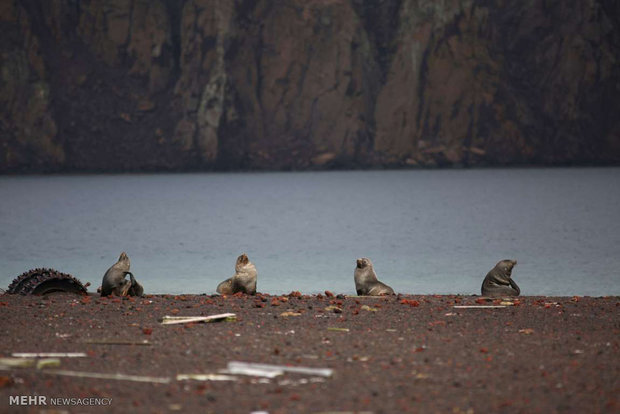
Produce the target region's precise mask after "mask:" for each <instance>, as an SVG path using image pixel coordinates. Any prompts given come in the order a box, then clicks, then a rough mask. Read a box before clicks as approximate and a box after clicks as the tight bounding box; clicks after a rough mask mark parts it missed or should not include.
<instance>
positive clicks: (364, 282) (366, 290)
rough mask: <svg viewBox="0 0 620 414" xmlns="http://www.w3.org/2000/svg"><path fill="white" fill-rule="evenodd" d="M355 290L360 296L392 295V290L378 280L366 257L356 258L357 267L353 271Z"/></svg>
mask: <svg viewBox="0 0 620 414" xmlns="http://www.w3.org/2000/svg"><path fill="white" fill-rule="evenodd" d="M353 278H354V279H355V290H356V291H357V294H358V295H360V296H377V295H393V294H394V290H393V289H392V288H391V287H389V286H388V285H386V284H385V283H382V282H379V280H378V279H377V274H376V273H375V269H374V267H373V266H372V262H371V261H370V259H368V258H367V257H362V258H361V259H357V267H356V268H355V272H353Z"/></svg>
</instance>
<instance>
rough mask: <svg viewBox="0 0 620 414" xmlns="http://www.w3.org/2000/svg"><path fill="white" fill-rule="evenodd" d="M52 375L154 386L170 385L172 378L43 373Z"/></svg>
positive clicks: (89, 373)
mask: <svg viewBox="0 0 620 414" xmlns="http://www.w3.org/2000/svg"><path fill="white" fill-rule="evenodd" d="M41 372H44V373H46V374H51V375H62V376H67V377H78V378H97V379H106V380H119V381H133V382H150V383H154V384H168V383H170V378H168V377H145V376H139V375H125V374H119V373H116V374H108V373H101V372H84V371H64V370H52V369H50V370H44V371H41Z"/></svg>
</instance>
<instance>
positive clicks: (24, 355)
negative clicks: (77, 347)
mask: <svg viewBox="0 0 620 414" xmlns="http://www.w3.org/2000/svg"><path fill="white" fill-rule="evenodd" d="M11 356H12V357H14V358H84V357H86V353H84V352H13V353H12V354H11Z"/></svg>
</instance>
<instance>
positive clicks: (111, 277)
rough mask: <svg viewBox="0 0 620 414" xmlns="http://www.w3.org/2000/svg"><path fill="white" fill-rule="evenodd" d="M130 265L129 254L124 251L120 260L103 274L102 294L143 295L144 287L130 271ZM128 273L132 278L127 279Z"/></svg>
mask: <svg viewBox="0 0 620 414" xmlns="http://www.w3.org/2000/svg"><path fill="white" fill-rule="evenodd" d="M130 265H131V262H130V261H129V256H127V253H125V252H122V253H121V255H120V256H119V258H118V262H116V263H114V264H113V265H112V266H111V267H110V268H109V269H108V270H107V271H106V272H105V275H103V281H102V282H101V296H109V295H116V296H142V294H143V293H144V288H143V287H142V285H140V284H139V283H138V282H137V281H136V279H135V278H134V276H133V273H131V272H130V271H129V266H130ZM126 275H129V278H130V280H126V279H125V276H126Z"/></svg>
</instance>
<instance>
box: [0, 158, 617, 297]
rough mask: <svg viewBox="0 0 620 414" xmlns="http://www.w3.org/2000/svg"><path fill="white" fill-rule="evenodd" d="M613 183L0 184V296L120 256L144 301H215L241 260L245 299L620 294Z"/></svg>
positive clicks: (609, 176) (232, 178)
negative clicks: (495, 271)
mask: <svg viewBox="0 0 620 414" xmlns="http://www.w3.org/2000/svg"><path fill="white" fill-rule="evenodd" d="M619 247H620V168H600V169H599V168H596V169H594V168H592V169H509V170H495V169H493V170H434V171H369V172H362V171H353V172H308V173H247V174H246V173H243V174H183V175H176V174H175V175H87V176H26V177H20V176H18V177H12V176H5V177H0V266H1V270H0V286H1V287H3V288H5V287H6V286H8V284H9V283H10V282H11V280H12V279H13V277H15V276H17V275H19V274H21V273H22V272H24V271H26V270H28V269H31V268H35V267H52V268H55V269H57V270H60V271H63V272H66V273H71V274H73V275H74V276H76V277H78V278H79V279H80V280H82V282H91V284H92V287H91V288H90V290H91V291H93V290H94V288H96V287H97V286H99V285H100V283H101V278H102V276H103V274H104V272H105V271H106V269H107V268H108V267H109V266H111V265H112V264H113V263H115V262H116V260H117V258H118V255H119V254H120V252H121V251H126V252H127V253H128V254H129V257H130V258H131V263H132V267H131V268H132V271H133V273H134V274H135V275H136V277H137V278H138V280H139V281H140V282H142V284H143V285H144V286H145V290H146V292H147V293H173V294H176V293H209V294H210V293H214V292H215V287H216V286H217V284H218V283H219V282H220V281H221V280H223V279H225V278H227V277H230V276H232V274H233V273H234V263H235V260H236V257H237V256H238V255H239V254H241V253H243V252H246V253H247V254H248V256H249V257H250V259H251V260H252V261H253V262H254V264H255V265H256V267H257V269H258V290H259V291H261V292H266V293H271V294H281V293H288V292H290V291H292V290H299V291H301V292H303V293H317V292H322V291H324V290H326V289H328V290H331V291H334V292H339V293H340V292H341V293H346V294H353V293H354V291H355V287H354V283H353V271H354V267H355V259H356V258H358V257H362V256H366V257H370V258H371V259H372V261H373V262H374V264H375V270H376V271H377V274H378V275H379V278H380V280H382V281H383V282H385V283H387V284H389V285H391V286H392V287H393V288H394V289H395V290H396V291H397V292H402V293H416V294H431V293H437V294H448V293H461V294H474V293H475V294H479V293H480V285H481V283H482V280H483V278H484V276H485V274H486V273H487V272H488V271H489V270H490V269H491V268H492V267H493V266H494V265H495V263H496V262H497V261H499V260H501V259H505V258H514V259H517V260H518V262H519V264H518V265H517V267H516V268H515V270H514V272H513V277H514V279H515V280H516V281H517V283H518V284H519V285H520V286H521V289H522V294H524V295H592V296H598V295H618V294H620V283H619V282H620V271H619V269H620V255H619Z"/></svg>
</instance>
